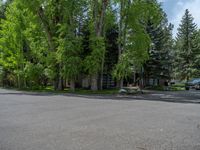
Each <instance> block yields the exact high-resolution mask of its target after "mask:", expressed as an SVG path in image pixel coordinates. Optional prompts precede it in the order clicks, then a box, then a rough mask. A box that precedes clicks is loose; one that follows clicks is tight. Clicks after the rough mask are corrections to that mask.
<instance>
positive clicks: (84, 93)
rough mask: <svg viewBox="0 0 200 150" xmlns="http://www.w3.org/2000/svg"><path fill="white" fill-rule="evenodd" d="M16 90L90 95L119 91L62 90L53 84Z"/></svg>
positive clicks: (116, 91) (110, 93)
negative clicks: (55, 88) (56, 89)
mask: <svg viewBox="0 0 200 150" xmlns="http://www.w3.org/2000/svg"><path fill="white" fill-rule="evenodd" d="M16 90H20V91H27V92H41V93H72V94H82V95H90V94H102V95H113V94H117V93H118V91H119V89H105V90H99V91H91V90H86V89H76V90H75V91H71V90H70V89H69V88H65V89H64V90H62V91H55V90H54V88H53V86H47V87H44V88H25V89H16Z"/></svg>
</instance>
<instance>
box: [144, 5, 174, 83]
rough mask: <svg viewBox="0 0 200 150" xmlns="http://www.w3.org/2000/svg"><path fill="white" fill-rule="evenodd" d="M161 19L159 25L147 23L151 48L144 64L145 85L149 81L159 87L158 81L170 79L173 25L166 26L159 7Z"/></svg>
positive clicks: (166, 22)
mask: <svg viewBox="0 0 200 150" xmlns="http://www.w3.org/2000/svg"><path fill="white" fill-rule="evenodd" d="M160 11H161V12H162V14H163V18H162V20H161V21H160V23H159V24H158V25H157V26H155V24H153V23H151V22H150V21H148V24H147V32H148V34H149V36H150V38H151V47H150V49H149V51H148V53H149V60H148V61H147V63H146V64H145V76H146V82H147V83H146V84H147V85H149V84H150V83H149V82H150V79H151V80H152V81H153V83H151V84H153V85H159V84H160V83H159V80H166V79H170V76H171V69H172V58H171V57H172V56H171V52H172V50H173V38H172V29H173V25H172V24H168V20H167V16H166V14H165V13H164V11H163V10H162V9H161V7H160Z"/></svg>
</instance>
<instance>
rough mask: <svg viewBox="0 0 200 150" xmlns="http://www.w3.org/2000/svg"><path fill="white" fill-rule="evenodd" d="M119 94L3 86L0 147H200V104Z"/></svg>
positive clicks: (23, 149)
mask: <svg viewBox="0 0 200 150" xmlns="http://www.w3.org/2000/svg"><path fill="white" fill-rule="evenodd" d="M154 94H155V93H154ZM160 94H161V93H160ZM165 94H167V93H165ZM168 94H169V95H173V93H168ZM179 94H180V93H179ZM145 96H146V97H147V95H145ZM153 96H155V95H149V97H151V98H152V99H153ZM173 96H176V94H174V95H173ZM179 96H180V95H179ZM187 96H188V95H187ZM187 96H186V98H185V99H187ZM155 97H157V96H155ZM119 99H120V98H118V100H113V99H103V98H102V97H101V98H91V97H90V98H87V97H75V96H61V95H35V94H33V95H32V94H23V93H20V92H14V91H8V90H2V89H0V150H200V104H192V103H172V102H164V101H157V100H156V101H153V100H151V101H147V100H142V98H141V97H140V98H139V99H138V100H137V98H134V100H132V101H130V100H125V99H124V100H119Z"/></svg>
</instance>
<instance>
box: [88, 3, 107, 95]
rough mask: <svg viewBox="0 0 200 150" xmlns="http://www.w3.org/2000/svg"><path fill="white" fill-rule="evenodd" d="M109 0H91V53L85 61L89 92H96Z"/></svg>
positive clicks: (102, 55) (102, 59) (101, 63)
mask: <svg viewBox="0 0 200 150" xmlns="http://www.w3.org/2000/svg"><path fill="white" fill-rule="evenodd" d="M108 3H109V0H101V1H100V2H99V1H98V0H93V1H92V3H91V8H90V9H91V12H90V13H91V16H90V17H91V20H90V30H91V36H90V49H91V53H90V55H88V56H87V57H86V59H85V69H86V70H87V71H88V73H89V75H90V76H91V90H93V91H96V90H98V75H99V73H100V71H101V69H102V65H103V62H104V57H105V40H104V35H103V31H104V30H103V28H104V24H105V16H106V9H107V6H108Z"/></svg>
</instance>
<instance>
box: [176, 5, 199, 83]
mask: <svg viewBox="0 0 200 150" xmlns="http://www.w3.org/2000/svg"><path fill="white" fill-rule="evenodd" d="M196 32H197V26H196V24H195V23H194V19H193V17H192V15H191V14H190V13H189V10H188V9H186V10H185V14H184V16H183V18H182V20H181V24H180V25H179V28H178V34H177V38H176V64H175V66H176V68H175V71H176V76H177V77H179V78H180V79H186V80H189V79H190V78H191V77H193V75H194V72H195V67H194V66H195V60H194V58H195V51H196V50H195V49H196V47H195V45H194V39H195V35H196Z"/></svg>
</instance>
